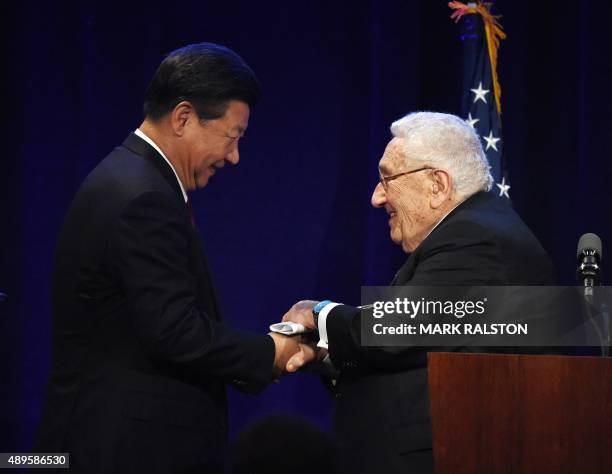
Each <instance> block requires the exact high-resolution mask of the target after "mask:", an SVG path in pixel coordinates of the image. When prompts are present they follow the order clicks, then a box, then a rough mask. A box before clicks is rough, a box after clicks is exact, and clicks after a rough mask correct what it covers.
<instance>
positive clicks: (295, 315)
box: [283, 300, 318, 329]
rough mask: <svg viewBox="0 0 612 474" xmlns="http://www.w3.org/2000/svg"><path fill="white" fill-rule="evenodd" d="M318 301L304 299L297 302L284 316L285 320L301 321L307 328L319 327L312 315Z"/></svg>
mask: <svg viewBox="0 0 612 474" xmlns="http://www.w3.org/2000/svg"><path fill="white" fill-rule="evenodd" d="M317 303H318V301H312V300H304V301H298V302H297V303H295V304H294V305H293V306H292V307H291V309H290V310H289V311H287V312H286V313H285V315H284V316H283V322H287V321H293V322H294V323H300V324H301V325H302V326H304V327H305V328H306V329H318V328H317V327H316V325H315V322H314V317H313V316H312V308H314V307H315V306H316V305H317Z"/></svg>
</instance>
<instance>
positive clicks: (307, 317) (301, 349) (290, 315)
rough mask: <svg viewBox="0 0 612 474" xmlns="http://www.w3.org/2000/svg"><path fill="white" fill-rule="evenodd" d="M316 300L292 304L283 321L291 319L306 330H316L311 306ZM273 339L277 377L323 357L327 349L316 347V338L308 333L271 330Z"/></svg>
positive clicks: (275, 373) (275, 374)
mask: <svg viewBox="0 0 612 474" xmlns="http://www.w3.org/2000/svg"><path fill="white" fill-rule="evenodd" d="M317 303H318V301H312V300H303V301H298V302H297V303H296V304H294V305H293V306H292V307H291V309H289V311H287V312H286V313H285V315H284V316H283V322H287V321H292V322H294V323H299V324H301V325H302V326H304V327H305V328H306V330H316V329H317V327H316V326H315V322H314V317H313V314H312V308H313V307H314V306H315V305H316V304H317ZM270 336H271V337H272V339H273V340H274V345H275V347H276V355H275V357H274V376H275V378H278V377H279V376H280V375H282V374H284V373H287V372H295V371H297V370H299V369H301V368H302V367H304V366H305V365H307V364H309V363H310V362H313V361H315V360H320V359H322V358H323V357H325V354H326V352H327V351H325V349H320V348H317V347H316V344H317V340H318V338H316V340H313V338H312V336H310V337H309V335H308V334H305V335H304V334H298V335H295V336H283V335H282V334H278V333H274V332H271V333H270Z"/></svg>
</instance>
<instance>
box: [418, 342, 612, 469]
mask: <svg viewBox="0 0 612 474" xmlns="http://www.w3.org/2000/svg"><path fill="white" fill-rule="evenodd" d="M429 392H430V403H431V405H430V410H431V419H432V430H433V449H434V460H435V468H436V469H435V472H436V474H451V473H452V474H462V473H465V474H468V473H469V474H475V473H476V474H481V473H482V474H502V473H504V474H506V473H507V474H523V473H525V474H527V473H529V474H533V473H538V474H540V473H542V474H557V473H576V474H599V473H601V474H610V473H612V358H610V357H607V358H598V357H569V356H543V355H542V356H532V355H529V356H528V355H496V354H466V353H443V352H437V353H436V352H432V353H430V354H429Z"/></svg>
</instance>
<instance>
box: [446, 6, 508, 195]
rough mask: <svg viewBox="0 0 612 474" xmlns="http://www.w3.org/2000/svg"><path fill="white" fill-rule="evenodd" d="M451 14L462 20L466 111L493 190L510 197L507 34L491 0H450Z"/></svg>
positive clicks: (464, 112) (465, 113)
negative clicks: (504, 71)
mask: <svg viewBox="0 0 612 474" xmlns="http://www.w3.org/2000/svg"><path fill="white" fill-rule="evenodd" d="M448 6H449V7H450V8H451V9H452V10H453V13H452V15H451V18H452V19H453V20H455V21H456V22H459V20H461V41H462V43H463V87H464V95H463V101H462V108H461V110H462V113H463V114H464V117H465V120H466V122H467V123H469V124H470V125H471V126H472V127H473V128H474V129H475V130H476V133H478V135H479V136H480V139H481V140H482V146H483V149H484V151H485V154H486V155H487V159H488V160H489V164H490V165H491V174H492V175H493V179H494V180H495V186H494V187H493V192H496V193H498V194H499V195H500V196H505V197H507V198H510V194H509V191H510V184H509V182H508V176H507V174H506V168H505V163H504V154H503V150H504V142H503V137H502V124H501V102H500V98H501V87H500V85H499V80H498V78H497V70H496V69H497V50H498V48H499V42H500V40H502V39H505V38H506V34H505V33H504V32H503V30H502V28H501V25H500V24H499V22H498V19H499V17H498V16H494V15H492V14H491V6H492V4H491V3H483V2H481V1H478V2H474V3H467V4H466V3H462V2H450V3H449V4H448Z"/></svg>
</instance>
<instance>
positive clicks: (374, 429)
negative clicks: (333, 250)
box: [327, 193, 556, 474]
mask: <svg viewBox="0 0 612 474" xmlns="http://www.w3.org/2000/svg"><path fill="white" fill-rule="evenodd" d="M555 282H556V277H555V271H554V269H553V266H552V264H551V262H550V259H549V258H548V256H547V254H546V252H545V251H544V249H543V248H542V246H541V245H540V243H539V242H538V240H537V239H536V237H535V236H534V235H533V234H532V233H531V231H530V230H529V229H528V228H527V226H526V225H525V224H524V223H523V221H522V220H521V219H520V218H519V216H518V215H517V214H516V213H515V212H514V211H513V210H512V209H511V207H510V205H509V204H508V202H507V201H505V200H503V199H501V198H497V197H495V196H493V195H491V194H489V193H478V194H476V195H474V196H472V197H470V198H469V199H467V200H466V201H465V202H463V203H462V204H461V205H459V206H458V207H457V208H456V209H455V210H453V211H452V212H451V213H450V214H449V215H448V216H447V217H446V218H445V219H444V220H443V221H442V222H441V223H440V224H439V225H438V227H436V228H435V229H434V230H433V232H432V233H431V234H430V235H429V236H428V237H427V238H426V239H425V240H424V241H423V242H422V243H421V245H420V246H419V247H418V248H417V249H416V250H415V251H414V252H413V253H412V254H411V255H410V256H409V258H408V260H407V261H406V263H405V264H404V265H403V266H402V268H401V269H400V270H399V272H398V273H397V275H396V277H395V279H394V281H393V282H392V285H415V286H418V285H420V286H444V285H447V286H452V285H466V286H467V285H517V286H519V285H521V286H523V285H524V286H526V285H554V284H555ZM327 331H328V340H329V354H330V357H331V359H332V361H333V363H334V365H335V366H336V367H337V368H340V369H341V370H342V372H341V376H340V378H339V380H338V382H337V385H336V392H337V393H336V397H337V403H336V417H335V428H336V431H337V433H338V437H339V440H340V446H341V451H342V453H341V454H342V455H343V456H342V458H343V462H344V471H343V472H351V473H378V472H381V473H382V472H384V473H386V474H391V473H396V472H397V473H400V472H401V473H404V474H405V473H431V472H433V468H432V463H433V461H432V455H431V446H432V440H431V428H430V420H429V397H428V386H427V384H428V381H427V354H426V352H425V351H423V349H422V348H421V349H418V348H417V349H412V348H407V347H403V348H401V347H399V348H392V347H379V348H374V347H361V345H360V342H359V341H360V312H359V310H358V309H356V308H353V307H351V306H344V305H343V306H338V307H336V308H334V309H333V310H332V311H331V312H330V314H329V315H328V319H327Z"/></svg>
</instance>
